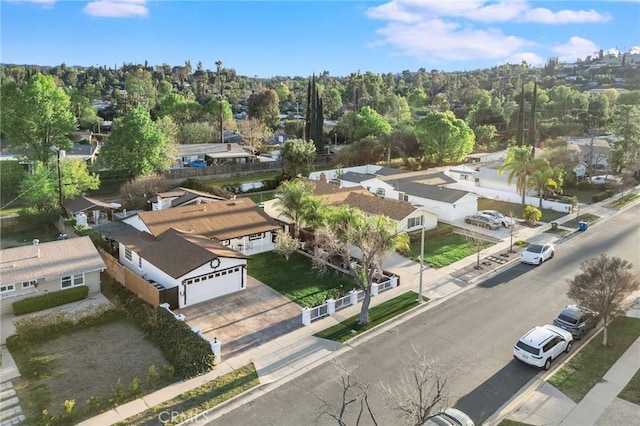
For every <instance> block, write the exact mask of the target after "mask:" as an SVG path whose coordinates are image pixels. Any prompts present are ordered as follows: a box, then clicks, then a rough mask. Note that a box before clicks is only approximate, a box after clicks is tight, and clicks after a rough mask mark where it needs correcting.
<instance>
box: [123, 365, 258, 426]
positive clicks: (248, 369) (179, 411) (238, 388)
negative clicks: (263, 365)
mask: <svg viewBox="0 0 640 426" xmlns="http://www.w3.org/2000/svg"><path fill="white" fill-rule="evenodd" d="M259 384H260V379H259V378H258V373H257V372H256V369H255V367H254V365H253V364H248V365H245V366H244V367H241V368H239V369H237V370H234V371H233V372H231V373H228V374H225V375H223V376H220V377H218V378H217V379H215V380H212V381H210V382H208V383H206V384H204V385H202V386H200V387H197V388H195V389H192V390H190V391H188V392H185V393H183V394H180V395H178V396H177V397H175V398H173V399H171V400H169V401H166V402H163V403H162V404H159V405H156V406H154V407H153V408H150V409H148V410H146V411H144V412H142V413H140V414H138V415H136V416H132V417H129V418H128V419H126V420H125V421H123V422H120V423H117V424H116V425H118V426H125V425H127V426H136V425H152V424H154V425H155V424H163V425H176V424H180V423H182V422H184V421H186V420H187V419H189V418H191V417H195V416H197V415H198V414H201V413H203V412H205V411H207V410H209V409H211V408H213V407H215V406H217V405H219V404H221V403H223V402H224V401H226V400H228V399H231V398H233V397H234V396H236V395H239V394H241V393H243V392H246V391H247V390H249V389H251V388H253V387H255V386H258V385H259ZM172 413H174V414H175V415H174V416H173V417H172V416H171V414H172ZM203 419H204V418H203Z"/></svg>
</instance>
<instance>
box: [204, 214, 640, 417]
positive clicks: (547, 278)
mask: <svg viewBox="0 0 640 426" xmlns="http://www.w3.org/2000/svg"><path fill="white" fill-rule="evenodd" d="M639 218H640V206H636V207H634V208H632V209H629V210H627V211H626V212H623V213H621V214H619V215H617V216H615V217H613V218H611V219H609V220H607V221H606V222H603V223H601V224H599V225H597V226H592V227H590V228H589V229H588V230H587V231H586V232H585V233H584V234H582V235H580V236H577V237H575V238H572V239H570V240H568V241H566V242H564V243H562V244H561V245H558V246H557V247H556V255H555V257H554V259H553V260H551V261H549V262H547V263H545V264H543V265H541V266H539V267H535V266H529V265H522V264H519V265H517V266H515V267H513V268H511V269H509V270H507V271H505V272H503V273H501V274H499V275H497V276H495V277H493V278H491V279H489V280H487V281H485V282H483V283H481V284H479V285H478V286H476V287H474V288H472V289H469V290H468V291H465V292H463V293H461V294H459V295H458V296H456V297H454V298H452V299H450V300H448V301H446V302H445V303H442V304H440V305H438V306H434V307H433V308H432V309H429V310H426V311H425V312H423V313H422V314H420V315H417V316H416V317H414V318H412V319H411V320H409V321H406V322H404V323H402V324H400V325H398V326H396V327H394V328H392V329H391V330H389V331H387V332H385V333H382V334H380V335H378V336H376V337H374V338H372V339H370V340H368V341H366V342H364V343H362V344H360V345H358V346H357V347H355V348H354V349H353V350H350V351H347V352H345V353H343V354H342V355H340V356H339V357H338V358H337V359H338V360H339V361H340V362H341V363H342V365H344V366H346V367H347V368H349V369H351V370H353V372H354V374H355V375H356V376H357V377H358V379H359V380H360V381H361V382H362V383H367V384H368V385H369V386H370V389H369V399H370V403H371V406H372V407H373V412H374V414H375V416H376V420H377V421H378V424H379V425H398V424H402V423H401V422H400V421H399V420H398V416H397V413H395V412H394V411H393V410H390V409H388V407H387V405H386V404H385V398H384V392H383V391H382V388H381V386H382V385H383V384H384V385H387V386H389V387H392V388H393V387H398V386H399V383H400V376H401V373H402V371H403V370H404V371H406V369H407V366H406V364H405V363H404V362H403V361H406V360H408V359H410V356H411V353H412V350H413V348H416V349H418V350H419V351H421V352H424V353H426V354H428V355H429V356H432V357H435V358H437V359H438V360H439V361H440V364H441V365H442V367H443V368H444V370H445V371H446V375H447V380H448V387H449V405H450V406H455V407H456V408H459V409H461V410H463V411H464V412H466V413H468V414H469V415H470V416H471V418H472V419H473V420H474V421H475V422H476V424H478V425H479V424H481V423H482V422H483V421H484V420H486V419H487V418H488V417H489V416H490V415H491V414H492V413H493V412H495V411H496V410H497V409H498V408H499V407H500V406H501V405H502V404H504V403H505V402H506V401H507V400H508V399H509V398H511V396H513V395H514V393H516V392H517V391H518V390H519V389H520V388H521V387H522V386H524V385H525V384H526V383H527V382H528V381H529V380H530V379H532V378H533V377H534V376H535V375H536V374H539V373H540V370H537V369H534V368H531V367H528V366H526V365H523V364H521V363H519V362H518V361H516V360H514V359H513V356H512V348H513V345H514V343H515V342H516V341H517V339H518V338H519V337H520V336H522V335H523V334H524V333H525V332H526V331H528V330H529V329H530V328H531V327H532V326H534V325H541V324H545V323H550V322H552V321H553V318H554V317H555V315H556V314H557V313H558V312H559V311H560V310H561V309H562V307H564V305H566V304H567V303H568V302H569V300H568V299H567V297H566V295H565V293H566V291H567V288H568V284H567V282H566V280H567V279H568V278H571V277H573V276H574V275H575V274H576V273H577V272H578V270H579V267H580V262H581V261H583V260H585V259H587V258H589V257H591V256H594V255H596V254H598V253H601V252H606V253H608V254H609V255H612V256H619V257H622V258H624V259H627V260H629V261H630V262H632V263H633V264H634V267H635V272H636V273H637V274H639V273H640V246H639V243H638V241H640V220H639ZM579 346H580V344H577V345H574V349H573V350H576V349H577V348H578V347H579ZM565 356H566V355H562V356H561V357H560V359H559V360H558V361H557V362H556V363H555V364H557V363H558V362H559V361H562V360H563V359H564V357H565ZM552 368H554V367H553V366H552ZM337 379H338V373H337V370H336V365H335V364H334V363H333V362H328V363H325V364H323V365H321V366H318V367H317V368H315V369H313V370H311V371H309V372H308V373H306V374H304V375H302V376H300V377H298V378H296V379H294V380H292V381H290V382H288V383H286V384H284V385H282V386H280V387H278V388H276V389H274V390H272V391H271V392H268V393H265V394H264V395H262V396H260V397H259V398H257V399H255V400H253V401H252V402H249V403H247V404H245V405H244V406H242V407H241V408H239V409H236V410H234V411H232V412H230V413H228V414H226V415H224V416H222V417H220V418H217V419H215V420H211V421H210V422H209V423H207V424H210V425H225V426H236V425H238V426H240V425H242V426H250V425H256V426H258V425H259V426H264V425H278V426H281V425H283V426H288V425H296V426H297V425H302V424H307V425H309V424H318V425H335V424H336V422H335V420H332V419H331V418H329V417H327V416H326V415H320V413H321V412H322V407H323V402H322V401H327V402H328V403H329V404H330V405H331V406H333V407H335V408H337V407H338V405H337V404H338V403H339V401H340V394H341V391H342V388H341V386H340V385H339V384H338V381H337ZM348 424H350V425H352V424H353V425H355V424H356V423H355V421H353V417H351V421H349V422H348ZM370 424H373V423H372V422H371V421H370V420H363V421H361V422H360V425H370Z"/></svg>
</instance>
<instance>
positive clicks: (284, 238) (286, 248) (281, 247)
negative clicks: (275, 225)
mask: <svg viewBox="0 0 640 426" xmlns="http://www.w3.org/2000/svg"><path fill="white" fill-rule="evenodd" d="M275 243H276V247H275V248H274V249H273V251H275V252H276V253H278V254H279V255H281V256H283V257H284V258H285V259H287V260H289V257H290V256H291V253H293V252H294V251H296V250H298V248H300V241H298V239H296V238H293V236H292V235H291V234H290V233H288V232H285V231H283V230H282V229H279V230H278V231H277V232H276V241H275Z"/></svg>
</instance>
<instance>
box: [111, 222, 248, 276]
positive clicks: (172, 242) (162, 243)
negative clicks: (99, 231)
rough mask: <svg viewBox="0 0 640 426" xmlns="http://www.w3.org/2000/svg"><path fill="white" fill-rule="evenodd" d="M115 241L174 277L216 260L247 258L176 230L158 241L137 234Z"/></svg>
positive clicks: (160, 237) (212, 242) (159, 237)
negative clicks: (222, 258) (220, 258)
mask: <svg viewBox="0 0 640 426" xmlns="http://www.w3.org/2000/svg"><path fill="white" fill-rule="evenodd" d="M116 240H117V241H118V242H120V243H122V244H124V245H126V246H127V247H129V248H130V249H131V250H133V251H135V252H136V253H137V254H138V255H139V256H140V257H142V258H143V259H144V260H146V261H147V262H149V263H151V264H153V265H155V266H156V267H158V268H159V269H161V270H162V271H164V272H166V273H167V274H169V275H170V276H171V277H173V278H179V277H181V276H183V275H185V274H187V273H188V272H191V271H193V270H194V269H196V268H198V267H200V266H202V265H204V264H205V263H207V262H209V261H211V260H212V259H215V258H217V257H230V258H235V259H247V258H248V256H245V255H243V254H242V253H239V252H237V251H235V250H232V249H231V248H229V247H225V246H223V245H222V244H220V243H218V242H216V241H214V240H211V239H209V238H207V237H204V236H202V235H195V234H187V233H183V232H179V231H176V230H175V229H169V230H167V231H165V232H164V233H162V234H161V235H159V236H158V238H155V237H153V236H152V235H149V234H147V233H146V232H137V233H135V234H128V235H123V236H120V237H116ZM178 253H179V255H177V254H178Z"/></svg>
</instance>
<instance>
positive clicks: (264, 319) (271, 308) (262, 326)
mask: <svg viewBox="0 0 640 426" xmlns="http://www.w3.org/2000/svg"><path fill="white" fill-rule="evenodd" d="M248 278H249V279H248V283H247V289H246V290H244V291H241V292H238V293H234V294H229V295H227V296H223V297H220V298H217V299H214V300H210V301H207V302H203V303H199V304H197V305H193V306H189V307H186V308H184V309H180V310H179V311H177V312H179V313H181V314H184V315H185V317H186V318H185V320H186V322H187V324H189V326H191V327H199V328H200V331H201V332H202V334H204V335H205V336H206V337H207V338H208V339H210V340H213V338H214V337H217V338H218V340H219V341H220V342H221V343H222V348H221V349H222V358H223V359H228V358H230V357H234V356H236V355H238V354H240V353H242V352H244V351H246V350H248V349H251V348H253V347H255V346H258V345H261V344H263V343H266V342H268V341H270V340H272V339H275V338H277V337H280V336H283V335H285V334H287V333H290V332H291V331H293V330H295V329H297V328H300V327H302V314H301V308H300V306H299V305H297V304H296V303H294V302H292V301H290V300H289V299H287V298H286V297H284V296H283V295H281V294H280V293H278V292H277V291H275V290H273V289H272V288H270V287H268V286H266V285H264V284H263V283H261V282H260V281H258V280H256V279H254V278H252V277H248Z"/></svg>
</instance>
